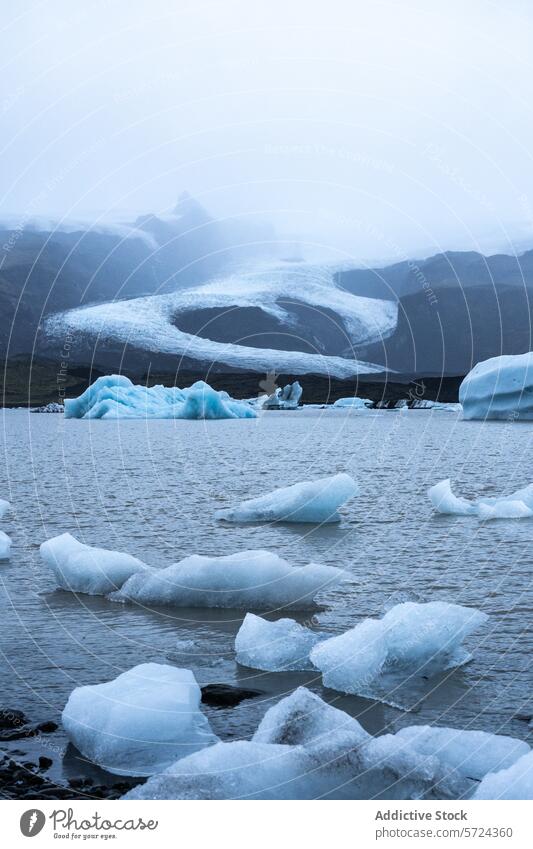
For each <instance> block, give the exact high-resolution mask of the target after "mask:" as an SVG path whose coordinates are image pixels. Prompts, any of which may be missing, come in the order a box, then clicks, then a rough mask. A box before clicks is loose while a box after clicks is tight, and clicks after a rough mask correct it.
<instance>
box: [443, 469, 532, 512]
mask: <svg viewBox="0 0 533 849" xmlns="http://www.w3.org/2000/svg"><path fill="white" fill-rule="evenodd" d="M428 496H429V500H430V501H431V503H432V505H433V507H434V508H435V510H436V511H437V512H438V513H445V514H447V515H452V516H476V517H477V518H478V519H481V520H483V521H487V520H488V519H528V518H530V517H531V516H533V484H529V485H528V486H525V487H523V488H522V489H517V490H516V492H513V493H511V494H510V495H504V496H501V497H499V498H498V497H496V498H492V497H490V498H478V499H476V500H475V501H468V500H467V499H466V498H459V497H457V496H456V495H454V494H453V492H452V486H451V481H450V479H449V478H446V480H443V481H440V482H439V483H437V484H435V486H432V487H431V488H430V489H429V490H428Z"/></svg>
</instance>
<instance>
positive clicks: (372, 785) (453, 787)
mask: <svg viewBox="0 0 533 849" xmlns="http://www.w3.org/2000/svg"><path fill="white" fill-rule="evenodd" d="M524 752H529V747H528V746H527V744H526V743H522V742H521V741H518V740H513V739H512V738H509V737H502V736H499V735H495V734H486V735H485V734H483V733H482V732H477V731H472V732H471V731H457V730H456V729H452V728H434V727H431V728H428V727H427V726H422V727H421V728H417V727H413V728H404V729H402V731H400V732H398V734H385V735H382V736H381V737H372V736H371V735H370V734H368V733H367V732H366V731H365V730H364V729H363V728H362V726H361V725H360V724H359V722H358V721H357V720H356V719H353V718H352V717H350V716H349V715H348V714H346V713H344V712H343V711H340V710H338V709H337V708H334V707H332V706H331V705H328V704H326V702H324V701H323V700H322V699H320V698H319V696H317V695H315V694H314V693H311V692H310V691H309V690H307V689H306V688H304V687H299V688H298V689H297V690H296V691H295V692H294V693H292V694H291V695H290V696H287V697H286V698H284V699H282V700H281V701H280V702H278V704H276V705H274V706H273V707H272V708H270V709H269V710H268V711H267V713H266V714H265V716H264V717H263V720H262V721H261V723H260V725H259V727H258V729H257V731H256V732H255V734H254V736H253V738H252V740H251V741H245V740H243V741H239V742H232V743H217V744H216V745H214V746H210V747H209V748H206V749H203V750H202V751H200V752H197V753H195V754H193V755H191V756H189V757H187V758H184V759H182V760H180V761H176V762H175V763H174V764H172V766H170V767H169V768H168V769H167V770H166V771H165V772H163V773H162V774H159V775H153V776H152V777H151V778H149V779H148V781H147V782H146V783H145V784H142V785H139V786H137V787H135V788H133V789H132V790H130V791H129V792H128V793H127V794H126V796H125V797H124V798H125V799H316V798H329V799H370V798H377V799H458V798H468V797H469V796H471V795H472V794H473V793H474V791H475V789H476V787H477V781H476V780H475V779H484V781H483V782H482V784H481V785H480V788H479V789H480V790H481V788H482V787H483V784H484V783H485V782H486V781H487V780H488V779H487V778H485V774H486V772H487V771H488V770H493V769H496V770H499V769H503V768H505V767H509V766H510V769H511V770H515V771H516V770H521V769H522V768H521V767H520V764H521V762H522V761H523V760H524V757H525V758H529V759H530V758H531V753H529V754H526V755H524V754H523V753H524ZM472 772H474V775H472V774H471V773H472ZM503 774H505V773H503ZM495 775H496V776H497V775H499V773H498V772H496V773H495ZM529 794H530V795H529V796H527V797H526V796H525V795H522V796H521V797H518V798H531V796H532V795H533V788H531V787H530V789H529ZM480 798H482V797H480ZM514 798H516V797H514Z"/></svg>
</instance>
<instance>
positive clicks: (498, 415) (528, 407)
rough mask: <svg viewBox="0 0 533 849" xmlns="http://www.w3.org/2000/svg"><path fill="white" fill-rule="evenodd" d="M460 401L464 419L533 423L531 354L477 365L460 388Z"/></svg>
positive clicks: (486, 361) (508, 355)
mask: <svg viewBox="0 0 533 849" xmlns="http://www.w3.org/2000/svg"><path fill="white" fill-rule="evenodd" d="M459 401H460V402H461V404H462V405H463V418H465V419H499V420H502V421H508V422H513V421H516V420H531V419H533V352H532V351H528V352H527V353H525V354H517V355H513V354H506V355H504V356H500V357H491V359H489V360H483V361H482V362H480V363H477V365H475V366H474V368H473V369H472V371H470V372H469V373H468V374H467V375H466V377H465V379H464V380H463V382H462V383H461V386H460V387H459Z"/></svg>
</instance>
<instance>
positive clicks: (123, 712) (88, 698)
mask: <svg viewBox="0 0 533 849" xmlns="http://www.w3.org/2000/svg"><path fill="white" fill-rule="evenodd" d="M200 699H201V691H200V687H199V686H198V684H197V683H196V679H195V677H194V675H193V673H192V672H191V671H190V670H189V669H178V668H176V667H174V666H166V665H163V664H159V663H141V664H140V665H139V666H135V667H134V668H133V669H130V670H128V671H127V672H123V673H122V675H119V676H118V677H117V678H115V679H113V680H112V681H107V682H105V683H103V684H94V685H90V686H86V687H77V688H76V689H75V690H73V692H72V693H71V694H70V698H69V700H68V702H67V704H66V707H65V709H64V710H63V715H62V721H63V727H64V729H65V731H66V733H67V735H68V737H69V739H70V740H71V741H72V743H74V745H75V746H76V748H77V749H79V751H80V752H81V754H82V755H84V756H85V757H86V758H89V760H91V761H93V762H94V763H96V764H98V765H99V766H101V767H103V768H104V769H107V770H109V772H113V773H116V774H118V775H152V774H153V773H155V772H161V771H162V770H164V769H166V768H167V767H168V766H170V764H172V763H173V762H174V761H176V760H178V759H181V758H183V757H185V756H187V755H190V754H191V753H192V752H196V751H198V750H199V749H203V748H204V747H206V746H211V745H213V744H214V743H216V742H217V741H218V737H216V736H215V734H213V732H212V731H211V728H210V725H209V722H208V720H207V718H206V717H205V716H204V715H203V713H202V712H201V710H200Z"/></svg>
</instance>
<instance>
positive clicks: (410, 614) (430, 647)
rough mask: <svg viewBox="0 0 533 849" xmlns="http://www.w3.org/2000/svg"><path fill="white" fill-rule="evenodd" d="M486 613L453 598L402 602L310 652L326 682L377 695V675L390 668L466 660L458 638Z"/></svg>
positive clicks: (412, 669) (413, 669)
mask: <svg viewBox="0 0 533 849" xmlns="http://www.w3.org/2000/svg"><path fill="white" fill-rule="evenodd" d="M487 618H488V617H487V615H486V614H485V613H481V612H480V611H479V610H475V609H472V608H468V607H461V606H460V605H457V604H448V603H446V602H441V601H435V602H429V603H428V604H416V603H414V602H405V603H404V604H398V605H396V606H395V607H392V608H391V609H390V610H389V611H388V612H387V613H386V614H385V616H383V618H382V619H365V620H364V621H363V622H361V623H360V624H359V625H356V627H355V628H352V629H351V630H350V631H347V632H346V633H344V634H340V635H339V636H336V637H332V638H331V639H329V640H324V641H322V642H320V643H318V644H317V645H316V646H315V647H314V648H313V649H312V650H311V654H310V658H311V661H312V662H313V664H314V665H315V666H316V667H317V669H320V670H321V671H322V679H323V682H324V684H325V685H326V686H327V687H331V688H332V689H334V690H340V691H341V692H344V693H353V694H358V695H363V696H365V695H366V696H368V697H374V698H379V697H380V696H379V695H378V692H377V687H378V685H379V683H380V681H379V679H380V676H382V675H383V674H384V673H386V672H388V671H390V670H402V672H403V673H404V674H408V675H410V676H411V675H415V676H416V675H426V676H427V675H430V674H433V673H435V672H437V671H440V670H443V669H448V668H450V667H454V666H459V665H461V664H463V663H465V662H466V661H467V660H470V658H471V655H470V654H468V652H466V650H465V649H464V648H463V646H462V642H463V640H464V639H465V637H466V636H468V634H470V633H471V632H472V631H474V630H475V629H476V628H478V627H479V626H480V625H482V624H483V623H484V622H485V621H486V619H487Z"/></svg>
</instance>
